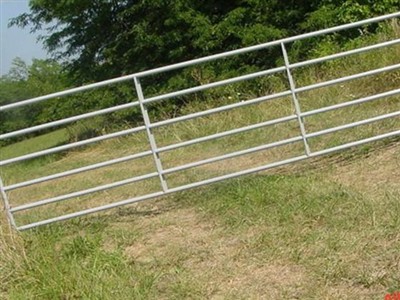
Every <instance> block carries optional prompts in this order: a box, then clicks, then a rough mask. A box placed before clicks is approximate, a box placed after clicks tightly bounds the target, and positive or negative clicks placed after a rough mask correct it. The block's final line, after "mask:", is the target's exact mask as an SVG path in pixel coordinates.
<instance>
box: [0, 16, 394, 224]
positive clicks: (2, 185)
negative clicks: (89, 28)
mask: <svg viewBox="0 0 400 300" xmlns="http://www.w3.org/2000/svg"><path fill="white" fill-rule="evenodd" d="M398 17H400V12H398V13H394V14H390V15H385V16H381V17H376V18H372V19H367V20H364V21H360V22H355V23H351V24H347V25H342V26H337V27H332V28H329V29H325V30H320V31H316V32H312V33H307V34H302V35H298V36H294V37H290V38H285V39H281V40H277V41H273V42H268V43H264V44H260V45H256V46H251V47H246V48H242V49H238V50H234V51H228V52H225V53H221V54H217V55H211V56H207V57H203V58H199V59H194V60H191V61H186V62H182V63H178V64H173V65H169V66H165V67H161V68H157V69H153V70H149V71H144V72H139V73H136V74H132V75H127V76H122V77H119V78H115V79H111V80H106V81H102V82H98V83H94V84H89V85H85V86H82V87H78V88H73V89H69V90H66V91H62V92H57V93H53V94H49V95H46V96H41V97H37V98H33V99H29V100H25V101H21V102H17V103H12V104H9V105H4V106H1V107H0V112H4V111H9V110H12V109H16V108H20V107H23V106H28V105H32V104H35V103H39V102H44V101H46V100H50V99H54V98H59V97H64V96H67V95H72V94H77V93H81V92H84V91H88V90H92V89H97V88H100V87H104V86H108V85H111V84H115V83H119V82H127V81H131V82H132V85H133V86H134V88H135V90H136V93H137V101H134V102H130V103H126V104H122V105H117V106H114V107H109V108H106V109H101V110H97V111H93V112H88V113H84V114H80V115H76V116H73V117H68V118H65V119H62V120H57V121H52V122H48V123H45V124H42V125H38V126H33V127H30V128H25V129H21V130H17V131H13V132H9V133H4V134H1V135H0V140H6V139H9V138H14V137H17V136H20V135H24V134H29V133H33V132H36V131H40V130H45V129H46V130H49V129H50V128H54V127H56V128H58V127H59V126H61V125H65V124H71V123H73V122H76V121H79V120H83V119H86V118H91V117H94V116H100V115H103V114H108V113H112V112H117V111H122V110H126V109H128V108H132V107H139V108H140V111H141V113H142V116H143V120H144V125H143V126H138V127H135V128H129V129H125V130H121V131H118V132H114V133H108V134H104V135H101V136H97V137H94V138H89V139H86V140H83V141H78V142H74V143H69V144H65V145H61V146H57V147H53V148H49V149H45V150H41V151H38V152H34V153H30V154H25V155H21V156H18V157H13V158H7V159H3V160H1V161H0V167H5V166H7V165H11V164H16V163H19V162H22V161H26V160H30V159H33V158H37V157H41V156H44V155H49V154H53V153H57V152H60V151H65V150H69V149H73V148H75V147H80V146H84V145H89V144H92V143H96V142H100V141H104V140H108V139H112V138H118V137H122V136H126V135H130V134H133V133H136V132H140V131H143V132H146V134H147V137H148V142H149V148H148V150H147V151H143V152H140V153H135V154H131V155H128V156H124V157H120V158H116V159H112V160H108V161H103V162H100V163H95V164H91V165H87V166H84V167H79V168H75V169H71V170H68V171H66V172H60V173H56V174H52V175H48V176H44V177H40V178H33V179H30V180H27V181H23V182H19V183H14V184H10V185H8V184H6V182H5V180H6V178H3V180H2V179H1V178H0V192H1V196H2V198H3V201H4V205H5V209H6V212H7V215H8V218H9V220H10V222H11V224H12V225H13V226H14V227H15V228H16V229H18V230H25V229H29V228H33V227H36V226H40V225H44V224H49V223H53V222H56V221H61V220H67V219H71V218H75V217H79V216H84V215H87V214H91V213H95V212H99V211H103V210H106V209H110V208H115V207H118V206H122V205H127V204H131V203H135V202H139V201H143V200H147V199H151V198H155V197H159V196H163V195H167V194H171V193H175V192H179V191H184V190H187V189H192V188H195V187H199V186H203V185H207V184H210V183H214V182H218V181H222V180H225V179H229V178H234V177H238V176H241V175H245V174H250V173H254V172H259V171H263V170H267V169H270V168H274V167H278V166H282V165H286V164H291V163H294V162H298V161H302V160H305V159H307V158H312V157H317V156H321V155H325V154H329V153H333V152H336V151H339V150H343V149H346V148H350V147H354V146H358V145H362V144H365V143H369V142H373V141H378V140H382V139H387V138H391V137H398V136H399V135H400V120H399V117H400V100H399V98H397V100H395V101H397V103H398V106H397V110H396V111H394V112H390V113H386V114H383V115H378V116H374V117H372V118H365V119H363V120H360V121H357V122H350V123H347V124H344V125H340V126H335V127H332V128H326V129H324V130H319V131H315V132H309V131H308V130H307V127H306V126H305V123H304V120H305V119H306V118H307V117H310V116H314V115H317V114H323V113H326V112H330V111H333V110H339V109H348V108H349V107H350V106H356V105H359V104H362V103H366V102H373V101H375V100H378V99H385V98H389V97H393V96H396V95H398V94H399V93H400V81H399V82H397V83H398V86H399V88H398V89H393V90H390V91H386V92H384V93H379V94H374V95H369V96H367V97H362V98H358V99H352V100H351V101H346V102H341V103H338V104H334V105H330V106H326V107H321V108H318V109H313V110H309V111H303V110H302V107H301V105H300V103H299V100H298V94H299V93H302V92H307V91H312V90H316V89H320V88H324V87H328V86H332V85H337V84H342V83H345V82H350V81H352V80H356V79H360V78H364V77H368V76H372V75H377V74H381V73H383V72H388V71H394V70H397V69H399V68H400V57H399V61H398V62H399V63H397V64H393V65H389V66H384V67H382V68H378V69H373V70H369V71H366V72H361V73H358V74H353V75H349V76H344V77H341V78H336V79H333V80H328V81H324V82H318V83H313V84H309V85H306V86H301V87H297V86H296V81H295V78H294V77H295V76H294V72H293V70H295V69H297V68H300V67H305V66H310V65H314V64H319V63H323V62H327V61H331V60H335V59H338V58H343V57H348V56H352V55H354V54H359V53H364V52H368V51H373V50H376V49H383V48H385V47H390V46H394V45H396V44H399V43H400V39H393V40H390V41H385V42H380V43H376V44H373V45H369V46H366V47H361V48H357V49H353V50H349V51H344V52H339V53H336V54H332V55H328V56H324V57H319V58H315V59H310V60H307V61H301V62H296V63H292V62H290V61H289V56H288V53H287V45H288V44H290V43H293V42H296V41H299V40H305V39H309V38H313V37H317V36H322V35H326V34H331V33H335V32H338V31H342V30H347V29H351V28H357V27H361V26H363V25H366V24H371V23H376V22H381V21H385V20H388V19H394V18H398ZM271 47H280V49H281V53H282V59H283V60H282V61H283V64H282V66H279V67H275V68H271V69H267V70H262V71H258V72H255V73H251V74H245V75H242V76H239V77H234V78H230V79H224V80H220V81H216V82H212V83H207V84H203V85H200V86H195V87H191V88H187V89H183V90H179V91H174V92H169V93H164V94H160V95H156V96H151V97H146V96H145V95H144V93H143V89H142V83H143V79H144V78H145V77H148V76H152V75H155V74H160V73H165V72H169V71H172V70H177V69H182V68H186V67H190V66H194V65H198V64H201V63H205V62H210V61H216V60H220V59H227V58H229V57H232V56H234V55H239V54H244V53H250V52H253V51H258V50H263V49H267V48H271ZM279 72H281V73H285V76H286V77H287V79H288V86H289V87H290V88H289V89H288V90H285V91H283V92H279V93H274V94H269V95H264V96H261V97H257V98H254V99H248V100H246V101H237V102H236V103H231V104H228V105H223V106H220V107H216V108H212V109H208V110H204V111H198V112H195V113H190V114H187V115H179V116H177V117H174V118H170V119H167V120H163V121H158V122H151V120H150V117H149V113H148V105H149V104H150V103H151V104H153V103H155V102H161V101H163V100H167V99H171V98H174V97H179V96H183V95H188V94H192V93H195V92H200V91H205V90H208V89H212V88H216V87H221V86H224V85H229V84H233V83H238V82H241V81H246V80H250V79H254V78H260V77H262V76H267V75H271V74H276V73H279ZM288 96H289V97H291V99H292V105H293V107H294V111H293V113H292V114H290V115H287V116H284V117H280V118H277V119H272V120H268V121H264V122H261V123H258V124H252V125H249V126H244V127H241V128H235V129H233V130H228V131H223V132H218V133H214V134H211V135H207V136H202V137H199V138H195V139H191V140H187V141H183V142H179V143H174V144H170V145H167V146H163V147H158V146H157V145H158V143H157V140H156V138H155V136H154V134H153V131H154V129H155V128H160V127H164V126H167V125H171V124H175V123H178V122H183V121H187V120H191V119H195V118H199V117H204V116H208V115H211V114H216V113H220V112H224V111H228V110H231V109H235V108H239V107H244V106H248V105H253V104H258V103H262V102H266V101H273V100H276V99H280V98H282V97H288ZM58 101H62V100H60V99H59V100H58ZM387 119H392V120H395V121H396V122H395V123H393V124H395V127H394V128H392V130H389V131H388V132H385V133H382V134H379V135H374V136H371V137H368V138H365V139H361V140H356V141H352V142H348V143H344V144H342V145H339V146H334V147H330V148H327V149H323V150H318V151H313V149H312V148H311V147H310V145H309V140H310V139H312V138H314V137H319V136H323V135H327V134H330V133H334V132H339V131H341V130H344V129H349V128H355V127H358V126H361V125H365V124H372V123H374V122H377V121H381V120H387ZM289 121H296V122H298V128H299V130H298V136H295V137H291V138H288V139H283V140H279V141H275V142H272V143H268V144H264V145H260V146H257V147H252V148H248V149H245V150H240V151H235V152H232V153H227V154H224V155H219V156H216V157H212V158H208V159H204V160H200V161H193V162H190V163H186V164H183V165H180V166H175V167H172V168H165V166H164V165H163V161H162V159H161V158H160V154H161V153H164V152H167V151H171V150H174V149H178V148H182V147H186V146H189V145H194V144H197V143H203V142H206V141H210V140H214V139H219V138H222V137H226V136H230V135H234V134H238V133H244V132H247V131H250V130H254V129H260V128H264V127H267V126H272V125H275V124H281V123H285V122H289ZM298 142H301V143H302V144H303V149H304V151H303V152H304V153H303V154H302V155H299V156H295V157H291V158H289V159H284V160H280V161H275V162H272V163H268V164H265V165H261V166H258V167H255V168H254V167H253V168H250V169H242V170H240V171H237V172H233V173H230V174H225V175H223V176H217V177H214V178H210V179H207V180H201V181H198V182H193V183H190V184H185V185H181V186H178V187H172V188H171V187H169V184H168V180H167V179H166V175H168V174H172V173H174V172H179V171H182V170H187V169H190V168H193V167H196V166H201V165H204V164H209V163H213V162H217V161H221V160H225V159H230V158H233V157H238V156H241V155H245V154H249V153H253V152H257V151H262V150H266V149H271V148H274V147H280V146H283V145H288V144H291V143H298ZM146 156H150V157H152V158H153V160H154V171H153V172H151V173H148V174H145V175H140V176H134V177H131V178H128V179H125V180H123V181H117V182H113V183H109V184H105V185H100V186H96V187H93V188H90V189H86V190H81V191H76V192H73V193H69V194H66V195H60V196H57V197H52V198H47V199H42V200H35V201H31V202H29V203H25V204H23V205H17V206H13V205H12V203H10V201H9V200H10V199H9V193H10V192H11V191H13V190H17V189H21V188H24V187H28V186H33V185H37V184H39V183H43V182H46V181H52V180H55V179H59V178H63V177H67V176H71V175H74V174H78V173H82V172H88V171H91V170H95V169H99V168H103V167H107V166H111V165H114V164H118V163H124V162H128V161H131V160H134V159H139V158H143V157H146ZM157 177H158V179H159V184H160V190H159V191H158V192H155V193H150V194H146V195H142V196H139V197H134V198H131V199H127V200H121V201H117V202H113V203H110V204H106V205H100V206H97V207H93V208H90V209H84V210H81V211H76V212H73V213H68V214H64V215H60V216H57V217H54V218H50V219H45V220H40V221H37V222H33V223H29V224H22V225H19V224H16V223H15V218H14V217H15V214H17V213H20V212H22V211H27V210H31V209H33V208H36V207H39V206H46V205H48V204H50V203H56V202H61V201H66V200H68V199H72V198H76V197H80V196H83V195H88V194H90V193H95V192H99V191H105V190H108V189H111V188H115V187H119V186H123V185H126V184H131V183H134V182H139V181H143V180H146V179H150V178H157Z"/></svg>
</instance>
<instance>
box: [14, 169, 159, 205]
mask: <svg viewBox="0 0 400 300" xmlns="http://www.w3.org/2000/svg"><path fill="white" fill-rule="evenodd" d="M157 176H158V173H156V172H154V173H149V174H145V175H141V176H137V177H132V178H129V179H125V180H121V181H116V182H113V183H109V184H105V185H100V186H97V187H94V188H90V189H86V190H82V191H78V192H73V193H70V194H65V195H61V196H57V197H53V198H48V199H44V200H39V201H36V202H32V203H28V204H24V205H20V206H16V207H13V208H11V209H10V211H11V212H17V211H22V210H27V209H30V208H34V207H39V206H43V205H46V204H50V203H56V202H60V201H64V200H67V199H71V198H76V197H80V196H85V195H88V194H93V193H97V192H101V191H105V190H109V189H112V188H116V187H120V186H123V185H127V184H131V183H135V182H138V181H142V180H146V179H150V178H153V177H157Z"/></svg>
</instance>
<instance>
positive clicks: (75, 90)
mask: <svg viewBox="0 0 400 300" xmlns="http://www.w3.org/2000/svg"><path fill="white" fill-rule="evenodd" d="M397 17H400V12H396V13H393V14H388V15H384V16H380V17H375V18H370V19H366V20H362V21H358V22H353V23H349V24H345V25H340V26H335V27H331V28H327V29H323V30H319V31H314V32H310V33H305V34H301V35H297V36H294V37H289V38H284V39H280V40H276V41H272V42H267V43H263V44H259V45H255V46H250V47H245V48H241V49H237V50H232V51H228V52H223V53H219V54H214V55H209V56H206V57H202V58H197V59H193V60H189V61H186V62H181V63H177V64H173V65H169V66H165V67H160V68H155V69H152V70H148V71H143V72H139V73H135V74H130V75H126V76H121V77H118V78H113V79H108V80H104V81H100V82H97V83H93V84H88V85H84V86H81V87H77V88H73V89H69V90H65V91H62V92H58V93H53V94H49V95H46V96H41V97H36V98H32V99H29V100H25V101H21V102H17V103H12V104H8V105H4V106H0V112H1V111H6V110H9V109H12V108H16V107H20V106H24V105H28V104H33V103H37V102H40V101H44V100H48V99H52V98H56V97H63V96H67V95H71V94H75V93H78V92H83V91H86V90H91V89H95V88H99V87H103V86H106V85H110V84H114V83H118V82H123V81H127V80H131V79H133V78H135V77H137V78H139V77H145V76H148V75H153V74H158V73H161V72H167V71H172V70H175V69H179V68H184V67H189V66H192V65H196V64H200V63H204V62H209V61H213V60H216V59H219V58H225V57H229V56H232V55H238V54H244V53H247V52H251V51H257V50H262V49H264V48H268V47H272V46H279V45H280V44H281V43H285V44H286V43H290V42H294V41H298V40H303V39H307V38H312V37H316V36H319V35H324V34H327V33H332V32H337V31H342V30H346V29H351V28H355V27H359V26H362V25H366V24H370V23H376V22H380V21H384V20H387V19H392V18H397Z"/></svg>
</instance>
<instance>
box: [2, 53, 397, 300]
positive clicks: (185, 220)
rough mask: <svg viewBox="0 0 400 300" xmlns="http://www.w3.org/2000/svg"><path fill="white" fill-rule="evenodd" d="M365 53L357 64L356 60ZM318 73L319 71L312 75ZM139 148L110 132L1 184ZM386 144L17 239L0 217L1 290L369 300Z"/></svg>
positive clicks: (383, 214)
mask: <svg viewBox="0 0 400 300" xmlns="http://www.w3.org/2000/svg"><path fill="white" fill-rule="evenodd" d="M391 49H392V50H391V51H389V52H385V56H383V55H382V52H379V51H378V52H376V53H375V54H371V55H372V56H366V57H362V56H361V57H360V58H359V60H358V61H352V62H350V61H348V60H343V61H341V62H338V64H337V65H334V66H333V67H332V66H331V65H328V66H327V67H328V70H335V72H326V69H325V70H324V69H322V70H321V69H316V68H310V69H309V70H303V72H304V73H303V77H301V78H300V79H299V85H304V84H306V83H307V80H308V79H309V78H310V77H312V78H314V79H313V80H321V81H322V80H327V79H329V78H330V77H331V78H335V77H339V76H343V75H345V74H346V73H355V72H356V71H362V69H363V68H366V67H370V68H372V67H379V66H380V65H379V64H382V65H385V64H389V63H390V61H391V62H393V61H397V58H398V57H399V56H400V55H399V53H400V48H399V47H393V48H391ZM377 58H379V59H377ZM365 61H367V62H368V65H363V64H362V63H360V62H365ZM371 64H373V65H372V66H371ZM349 66H350V67H349ZM354 66H357V70H355V69H354V68H355V67H354ZM336 70H340V71H341V72H342V73H340V74H337V73H336V72H337V71H336ZM321 72H325V73H324V74H325V75H324V76H322V77H321ZM398 76H399V73H398V72H391V73H390V74H384V75H382V76H376V77H374V78H373V79H372V80H369V81H368V80H358V81H357V82H355V83H351V84H344V85H340V86H334V87H330V88H328V89H324V93H322V92H321V91H316V92H309V93H305V94H302V95H299V98H300V101H301V105H302V107H303V109H304V110H309V109H313V108H317V107H322V106H326V105H332V104H334V103H337V102H339V101H345V100H349V99H352V98H357V97H362V96H365V95H368V94H372V93H377V92H383V91H385V90H390V89H393V88H398ZM283 88H284V87H283ZM247 96H248V97H251V96H254V95H247ZM221 100H222V101H226V102H229V101H230V100H229V99H221ZM235 100H245V99H233V100H232V101H235ZM284 103H286V105H285V106H284V105H283V104H284ZM215 105H220V103H218V104H217V103H215V102H213V101H210V102H209V103H193V104H191V105H190V106H188V107H187V111H188V112H191V111H198V110H204V109H207V108H210V107H213V106H215ZM398 108H399V98H398V97H392V98H390V99H385V100H380V101H376V102H373V103H368V104H364V105H361V106H357V107H354V108H350V109H347V110H340V111H335V112H332V113H327V114H324V115H321V116H318V117H313V118H307V119H306V127H307V130H309V131H316V130H320V129H323V128H328V127H331V126H337V125H340V124H343V123H344V122H345V120H346V121H349V120H351V121H356V120H357V119H361V118H364V117H366V116H367V117H368V116H370V117H372V116H374V115H379V114H383V113H385V112H391V111H395V110H398ZM292 109H293V108H292V107H291V106H290V100H289V99H283V100H280V102H278V101H277V102H271V103H264V104H260V105H257V106H253V107H249V108H243V109H238V110H234V111H232V112H226V113H221V114H219V115H218V116H212V117H206V118H202V119H198V120H195V121H191V122H185V123H182V124H179V125H174V126H171V127H169V128H168V130H157V131H156V132H155V134H156V137H157V140H158V141H161V143H160V144H161V145H160V146H162V145H168V144H170V143H172V142H176V141H183V140H187V139H191V138H195V137H198V136H203V135H206V134H210V133H214V132H220V131H223V130H227V129H230V128H234V127H240V126H244V125H247V124H252V123H255V122H260V121H263V120H268V119H272V118H275V117H279V116H283V115H288V114H291V113H292V112H293V111H292ZM360 113H362V115H361V114H360ZM232 120H234V122H232ZM398 121H399V119H393V120H388V121H384V122H379V123H376V124H373V125H368V126H363V127H360V128H358V129H357V130H347V131H344V132H341V133H339V134H333V135H330V136H327V137H323V138H317V139H313V140H312V141H311V146H312V148H313V150H318V149H322V148H324V147H329V146H334V145H337V144H340V143H343V142H346V141H348V140H354V139H358V138H363V137H367V136H370V135H373V134H379V133H380V132H385V131H388V130H394V129H398V128H399V123H398ZM199 128H200V130H199ZM55 135H56V136H57V138H55V139H53V138H51V137H49V136H48V135H46V136H45V137H42V138H41V139H44V140H46V141H47V142H49V143H52V144H58V143H59V142H60V141H61V140H59V137H60V136H61V135H59V134H58V133H55ZM296 135H298V127H297V125H296V124H295V123H289V124H287V125H279V126H274V127H272V128H271V129H263V130H256V131H252V132H249V133H248V134H246V135H238V136H233V137H230V138H225V139H224V140H223V142H209V143H206V144H203V145H201V146H193V147H189V148H188V149H182V150H178V151H174V152H171V153H166V154H164V155H163V157H162V158H163V162H164V163H165V165H166V166H167V167H168V166H169V167H171V166H175V165H179V164H182V163H184V162H188V161H191V160H194V159H196V160H197V159H202V158H206V157H209V156H210V155H211V154H212V155H218V154H221V153H226V152H231V151H235V150H239V149H243V148H247V147H251V146H256V145H259V144H263V143H266V142H272V141H275V140H278V139H280V138H282V136H284V137H291V136H296ZM32 144H33V147H35V146H36V145H37V143H35V142H34V143H32V141H27V143H21V144H18V145H14V146H13V147H7V148H6V149H7V152H9V153H11V154H13V153H14V154H15V153H18V154H20V153H21V151H27V150H28V149H30V147H31V146H32ZM30 145H31V146H30ZM146 147H147V144H146V142H145V137H144V136H143V135H137V136H133V137H128V138H121V139H118V140H117V141H116V142H115V141H107V142H104V143H102V144H100V145H98V146H94V147H88V148H85V149H83V150H82V151H74V152H69V153H67V154H66V155H64V156H56V157H53V158H51V159H49V160H42V159H38V160H33V161H32V162H28V163H23V164H20V165H16V166H12V167H8V168H4V170H2V172H4V173H3V174H2V175H3V176H4V177H5V178H6V180H7V182H6V184H10V183H13V182H18V181H21V180H26V179H28V178H34V177H38V176H43V175H46V174H48V173H55V172H58V171H62V170H65V169H69V168H75V167H78V166H81V165H86V164H89V163H93V162H96V161H103V160H106V159H109V158H112V157H119V156H122V155H128V154H131V153H135V152H139V151H142V150H144V149H146ZM399 147H400V145H399V143H398V140H397V141H396V140H393V141H392V142H389V141H386V142H380V143H375V144H374V145H368V146H364V147H361V148H357V149H356V150H352V151H348V152H344V153H342V154H336V155H332V156H329V157H325V158H322V159H315V160H313V161H307V162H304V163H301V164H296V165H294V166H289V167H285V168H280V169H276V170H271V171H269V172H265V173H262V174H258V175H255V176H248V177H245V178H241V179H235V180H231V181H227V182H223V183H218V184H215V185H212V186H209V187H204V188H200V189H196V190H193V191H189V192H184V193H179V194H176V195H173V196H170V197H164V198H163V199H159V200H153V201H151V202H147V203H142V204H139V205H133V206H130V207H123V208H120V209H117V210H112V211H109V212H107V213H102V214H100V215H96V216H88V217H85V218H81V219H75V220H71V221H68V222H64V223H62V224H53V225H51V226H48V227H43V228H39V229H36V230H32V231H29V232H23V233H22V234H16V233H14V232H12V231H11V230H10V229H9V228H8V225H7V223H6V221H5V219H4V218H1V219H0V220H1V227H0V230H1V232H0V281H1V282H2V285H1V287H0V298H11V299H76V298H78V299H80V298H82V299H112V298H114V299H129V298H138V299H148V298H151V299H154V298H168V299H170V298H171V299H180V298H199V299H204V298H216V299H220V298H228V299H249V298H265V299H284V298H299V299H313V298H314V299H321V298H328V299H352V298H354V297H360V296H362V297H364V298H376V299H382V298H383V297H384V295H385V293H386V292H388V291H395V290H399V289H400V286H399V282H400V278H399V274H400V272H399V271H400V270H399V265H398V261H399V257H398V256H399V255H398V253H399V251H398V250H399V248H400V242H399V241H400V239H399V232H400V231H399V229H400V222H399V221H398V218H397V216H398V215H399V213H400V205H399V204H398V199H399V198H400V185H399V180H398V179H399V178H400V173H399V170H400V168H399V164H400V151H399ZM374 149H375V150H374ZM36 150H37V149H36ZM373 150H374V151H373ZM2 151H3V149H2ZM3 153H4V152H3ZM301 153H302V145H301V143H300V144H297V145H294V146H290V147H282V148H279V149H277V150H271V151H265V152H261V153H258V154H254V155H251V156H245V157H242V158H236V159H233V160H229V161H227V162H222V163H218V164H212V165H206V166H203V167H200V168H197V169H196V170H195V171H188V172H182V173H178V174H177V175H175V176H170V177H169V178H168V179H169V180H170V182H171V184H172V185H174V186H176V185H178V184H182V183H187V182H188V181H196V180H201V179H204V178H207V177H211V176H217V175H220V174H224V173H227V172H232V171H235V170H239V169H241V168H243V167H244V166H245V167H251V166H255V165H259V164H260V163H266V162H268V161H274V160H277V159H282V158H286V157H289V156H291V155H299V154H301ZM49 166H50V168H49ZM153 168H154V166H153V163H152V161H151V159H146V160H140V161H133V162H130V163H124V164H119V165H116V166H113V167H109V168H106V169H100V170H96V171H94V172H91V173H83V174H81V175H76V176H73V177H71V178H68V179H60V180H59V181H57V182H56V184H54V183H51V184H46V183H45V184H42V185H40V186H38V187H36V186H35V187H29V188H25V189H22V190H17V191H15V192H12V193H10V199H11V201H12V203H13V204H14V205H15V204H18V203H23V202H26V201H32V199H41V198H46V197H51V196H54V195H57V194H62V193H66V192H70V191H74V190H79V189H84V188H88V187H90V186H93V185H96V184H102V183H107V182H110V181H115V180H121V179H124V178H128V177H130V176H132V174H134V175H140V174H144V173H147V172H149V171H151V170H153ZM157 189H159V183H158V182H157V180H154V181H145V182H143V183H140V184H135V185H132V186H131V185H129V186H125V187H122V188H118V189H115V190H113V191H110V192H103V193H98V194H94V195H93V196H85V197H81V198H80V199H78V200H79V201H77V200H71V201H67V202H65V203H61V204H59V205H51V206H49V207H48V208H47V209H45V210H34V211H33V214H30V215H29V214H24V213H22V214H18V217H19V218H18V221H19V222H22V223H23V222H27V221H31V220H35V218H38V216H40V218H43V217H44V218H45V217H51V216H52V215H53V214H55V215H57V214H60V213H64V212H68V211H72V210H76V209H77V208H78V207H81V208H85V207H90V206H97V205H99V203H110V202H113V201H116V200H122V199H126V198H128V197H132V195H135V194H140V193H144V192H149V191H153V190H157ZM2 217H3V216H2Z"/></svg>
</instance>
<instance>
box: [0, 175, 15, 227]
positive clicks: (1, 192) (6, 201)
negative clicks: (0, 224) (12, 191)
mask: <svg viewBox="0 0 400 300" xmlns="http://www.w3.org/2000/svg"><path fill="white" fill-rule="evenodd" d="M0 196H1V197H2V198H3V203H4V209H5V211H6V214H7V217H8V221H9V222H10V225H11V226H12V227H13V228H17V225H16V224H15V219H14V216H13V214H12V212H11V210H10V202H9V199H8V195H7V193H6V191H5V190H4V184H3V180H2V179H1V177H0Z"/></svg>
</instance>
